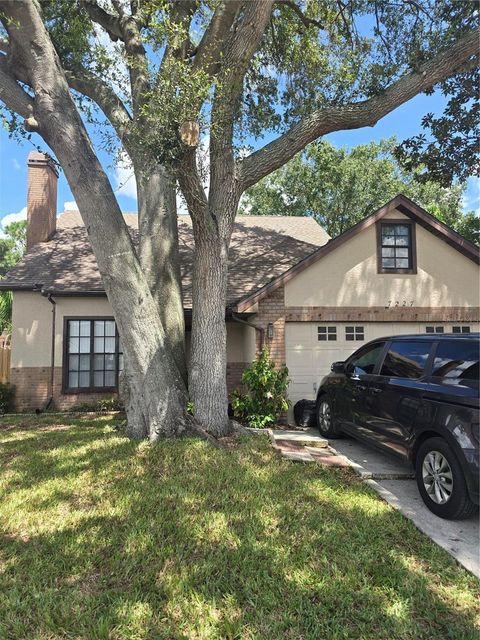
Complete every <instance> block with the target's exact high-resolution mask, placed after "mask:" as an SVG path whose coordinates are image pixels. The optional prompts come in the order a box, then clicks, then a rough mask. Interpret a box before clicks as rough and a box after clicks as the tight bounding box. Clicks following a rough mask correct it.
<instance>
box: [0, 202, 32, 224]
mask: <svg viewBox="0 0 480 640" xmlns="http://www.w3.org/2000/svg"><path fill="white" fill-rule="evenodd" d="M26 219H27V207H23V209H20V211H19V212H18V213H9V214H7V215H6V216H3V218H2V219H1V221H0V225H1V227H2V229H5V227H7V226H8V225H9V224H12V222H20V220H26Z"/></svg>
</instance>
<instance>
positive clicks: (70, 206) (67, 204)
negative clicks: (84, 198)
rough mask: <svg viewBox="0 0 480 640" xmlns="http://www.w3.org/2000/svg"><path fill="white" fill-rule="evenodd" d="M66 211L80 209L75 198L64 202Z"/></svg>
mask: <svg viewBox="0 0 480 640" xmlns="http://www.w3.org/2000/svg"><path fill="white" fill-rule="evenodd" d="M63 210H64V211H78V207H77V203H76V202H75V200H69V201H68V202H64V203H63Z"/></svg>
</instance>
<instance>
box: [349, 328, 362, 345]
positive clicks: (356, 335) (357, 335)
mask: <svg viewBox="0 0 480 640" xmlns="http://www.w3.org/2000/svg"><path fill="white" fill-rule="evenodd" d="M345 340H347V341H352V340H356V341H357V342H358V341H362V340H365V329H364V327H360V326H358V327H356V326H351V327H350V326H348V327H345Z"/></svg>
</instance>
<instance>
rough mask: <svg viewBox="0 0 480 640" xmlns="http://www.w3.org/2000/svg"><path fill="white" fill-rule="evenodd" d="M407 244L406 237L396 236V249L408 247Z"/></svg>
mask: <svg viewBox="0 0 480 640" xmlns="http://www.w3.org/2000/svg"><path fill="white" fill-rule="evenodd" d="M409 244H410V243H409V241H408V236H397V238H396V241H395V245H396V246H397V247H408V245H409Z"/></svg>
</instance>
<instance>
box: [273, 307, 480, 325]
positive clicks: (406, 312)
mask: <svg viewBox="0 0 480 640" xmlns="http://www.w3.org/2000/svg"><path fill="white" fill-rule="evenodd" d="M285 319H286V321H287V322H479V321H480V308H479V307H403V306H399V307H387V308H385V307H370V308H365V307H288V309H287V310H286V315H285Z"/></svg>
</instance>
